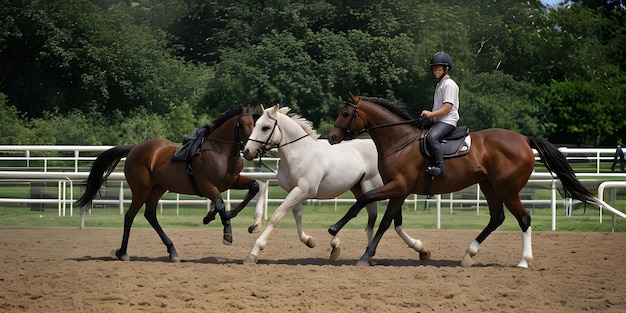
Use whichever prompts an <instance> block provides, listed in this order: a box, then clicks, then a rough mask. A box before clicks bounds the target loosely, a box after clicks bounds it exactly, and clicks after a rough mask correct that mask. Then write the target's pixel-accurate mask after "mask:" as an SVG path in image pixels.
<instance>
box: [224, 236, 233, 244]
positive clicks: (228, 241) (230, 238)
mask: <svg viewBox="0 0 626 313" xmlns="http://www.w3.org/2000/svg"><path fill="white" fill-rule="evenodd" d="M222 242H223V243H224V244H225V245H227V246H230V245H232V244H233V234H224V239H223V240H222Z"/></svg>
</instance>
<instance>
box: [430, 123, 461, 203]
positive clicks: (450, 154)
mask: <svg viewBox="0 0 626 313" xmlns="http://www.w3.org/2000/svg"><path fill="white" fill-rule="evenodd" d="M426 133H427V132H424V133H423V134H422V135H421V136H420V150H421V151H422V154H424V156H425V157H427V158H429V159H430V158H431V156H430V152H429V151H428V145H427V144H426V140H421V139H423V138H424V136H425V135H426ZM471 145H472V137H470V136H469V127H468V126H459V127H457V128H455V129H454V130H453V131H452V132H451V133H450V134H449V135H448V136H446V137H444V138H443V139H442V140H441V154H442V155H443V158H444V159H450V158H455V157H460V156H463V155H466V154H468V153H469V151H470V147H471ZM434 178H435V177H434V176H432V175H429V174H426V176H424V189H423V191H422V193H423V194H425V195H428V197H430V196H432V194H431V193H430V186H431V185H432V182H433V179H434Z"/></svg>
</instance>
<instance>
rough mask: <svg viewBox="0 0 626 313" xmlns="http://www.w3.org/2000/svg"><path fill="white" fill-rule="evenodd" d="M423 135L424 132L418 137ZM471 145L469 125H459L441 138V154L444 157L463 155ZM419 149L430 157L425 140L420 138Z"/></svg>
mask: <svg viewBox="0 0 626 313" xmlns="http://www.w3.org/2000/svg"><path fill="white" fill-rule="evenodd" d="M425 135H426V132H424V134H423V135H422V136H420V139H422V138H424V136H425ZM471 145H472V140H471V137H470V136H469V127H468V126H459V127H457V128H455V129H454V130H453V131H452V133H450V134H449V135H448V136H446V137H444V138H443V139H442V140H441V154H442V155H443V158H444V159H449V158H455V157H459V156H463V155H466V154H468V153H469V151H470V146H471ZM420 150H421V151H422V153H423V154H424V156H425V157H428V158H430V152H429V151H428V145H427V144H426V140H420Z"/></svg>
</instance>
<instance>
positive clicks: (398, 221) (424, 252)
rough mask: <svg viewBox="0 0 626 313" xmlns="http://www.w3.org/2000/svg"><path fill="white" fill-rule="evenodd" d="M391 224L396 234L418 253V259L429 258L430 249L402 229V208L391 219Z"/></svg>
mask: <svg viewBox="0 0 626 313" xmlns="http://www.w3.org/2000/svg"><path fill="white" fill-rule="evenodd" d="M393 225H394V227H395V229H396V233H398V236H400V238H402V240H404V242H405V243H406V244H407V245H408V246H409V248H411V249H413V250H415V251H416V252H418V253H419V257H420V260H430V250H428V249H425V248H424V244H423V243H422V241H421V240H419V239H413V238H411V236H409V234H407V233H406V232H405V231H404V229H402V209H400V210H399V211H398V214H397V215H396V217H394V219H393Z"/></svg>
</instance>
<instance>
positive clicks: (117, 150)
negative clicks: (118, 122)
mask: <svg viewBox="0 0 626 313" xmlns="http://www.w3.org/2000/svg"><path fill="white" fill-rule="evenodd" d="M132 148H133V146H115V147H113V148H111V149H109V150H106V151H104V152H102V153H101V154H100V155H99V156H98V157H97V158H96V160H95V161H94V162H93V165H92V166H91V171H90V172H89V177H87V186H86V187H85V193H83V195H82V196H80V198H78V200H76V205H77V206H79V207H80V208H81V211H82V210H83V208H84V207H85V206H87V204H89V203H91V200H93V198H94V197H95V196H96V194H97V193H98V191H99V190H100V186H102V184H103V183H104V181H106V180H107V178H108V177H109V175H111V173H112V172H113V170H115V167H116V166H117V164H118V163H119V162H120V160H121V159H122V158H123V157H126V156H127V155H128V153H129V152H130V150H131V149H132Z"/></svg>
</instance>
